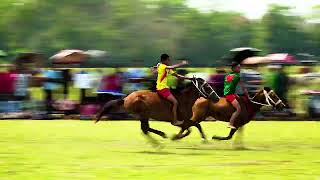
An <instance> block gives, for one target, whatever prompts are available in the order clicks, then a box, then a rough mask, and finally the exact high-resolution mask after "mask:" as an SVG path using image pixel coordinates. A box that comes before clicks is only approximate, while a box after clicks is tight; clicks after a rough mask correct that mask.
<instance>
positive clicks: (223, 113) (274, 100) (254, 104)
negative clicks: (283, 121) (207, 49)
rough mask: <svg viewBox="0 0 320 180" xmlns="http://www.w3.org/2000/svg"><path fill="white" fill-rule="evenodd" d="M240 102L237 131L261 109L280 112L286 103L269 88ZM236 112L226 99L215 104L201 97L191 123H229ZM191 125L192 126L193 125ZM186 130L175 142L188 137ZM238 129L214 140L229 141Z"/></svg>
mask: <svg viewBox="0 0 320 180" xmlns="http://www.w3.org/2000/svg"><path fill="white" fill-rule="evenodd" d="M202 84H203V85H202V86H208V85H206V82H205V81H204V80H202ZM238 101H239V103H240V105H241V113H240V115H239V117H238V118H237V119H236V124H235V126H236V127H237V129H238V128H240V127H242V126H244V125H245V124H247V123H248V122H250V120H252V118H253V117H254V115H255V113H256V112H258V111H260V108H261V107H262V106H273V107H274V108H277V109H279V110H281V109H283V108H284V107H285V105H284V103H282V101H281V99H280V98H279V97H278V96H277V94H276V93H275V92H274V91H273V90H272V89H271V88H268V87H265V88H263V89H261V90H259V91H258V92H257V93H256V94H255V95H254V97H253V98H252V99H248V98H247V97H240V98H239V99H238ZM234 110H235V109H234V108H233V107H232V105H231V104H230V103H229V102H228V101H227V100H226V99H225V98H224V97H221V98H220V99H219V100H218V102H213V101H211V100H209V99H206V98H204V97H201V98H199V99H198V100H197V101H196V102H195V104H194V105H193V107H192V112H193V115H192V118H191V121H193V122H194V123H200V122H201V121H203V120H205V119H206V118H207V117H209V116H211V117H213V118H215V119H216V120H218V121H225V122H229V119H230V117H231V115H232V113H233V112H234ZM190 124H191V126H192V125H193V124H192V123H190ZM184 128H186V129H187V128H189V127H188V126H187V127H184ZM184 128H182V129H181V131H180V132H179V133H178V134H177V135H176V136H175V137H174V138H173V139H174V140H177V139H181V138H183V137H185V136H186V135H183V134H182V133H183V132H184ZM237 129H231V130H230V133H229V135H228V136H227V137H218V136H214V137H212V139H217V140H229V139H231V138H232V136H233V134H234V133H235V132H236V131H237Z"/></svg>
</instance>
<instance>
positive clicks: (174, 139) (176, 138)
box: [171, 135, 179, 141]
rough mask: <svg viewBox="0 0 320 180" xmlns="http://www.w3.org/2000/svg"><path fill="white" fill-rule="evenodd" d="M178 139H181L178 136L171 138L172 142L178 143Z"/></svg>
mask: <svg viewBox="0 0 320 180" xmlns="http://www.w3.org/2000/svg"><path fill="white" fill-rule="evenodd" d="M178 139H179V137H178V136H177V135H175V136H173V137H172V138H171V140H172V141H176V140H178Z"/></svg>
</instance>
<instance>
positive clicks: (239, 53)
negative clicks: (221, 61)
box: [230, 47, 261, 63]
mask: <svg viewBox="0 0 320 180" xmlns="http://www.w3.org/2000/svg"><path fill="white" fill-rule="evenodd" d="M230 51H231V52H232V54H233V56H232V58H231V59H232V61H236V62H238V63H241V62H242V61H243V60H245V59H247V58H249V57H253V56H256V55H257V52H260V51H261V50H260V49H256V48H252V47H240V48H235V49H231V50H230Z"/></svg>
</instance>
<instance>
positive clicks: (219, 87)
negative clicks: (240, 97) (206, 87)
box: [209, 68, 226, 97]
mask: <svg viewBox="0 0 320 180" xmlns="http://www.w3.org/2000/svg"><path fill="white" fill-rule="evenodd" d="M225 75H226V71H225V70H224V69H223V68H217V69H216V74H213V75H211V76H210V77H209V84H210V85H211V86H212V87H213V88H214V89H215V90H216V93H217V94H218V95H219V96H220V97H222V96H223V87H224V77H225Z"/></svg>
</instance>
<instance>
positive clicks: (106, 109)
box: [94, 99, 124, 123]
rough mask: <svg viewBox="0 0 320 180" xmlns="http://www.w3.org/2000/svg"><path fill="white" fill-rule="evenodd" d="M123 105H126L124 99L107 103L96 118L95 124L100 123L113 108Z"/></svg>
mask: <svg viewBox="0 0 320 180" xmlns="http://www.w3.org/2000/svg"><path fill="white" fill-rule="evenodd" d="M123 103H124V100H123V99H116V100H111V101H109V102H107V103H106V104H105V105H104V106H103V107H102V108H101V110H100V111H99V112H98V113H97V114H96V116H95V117H94V119H95V123H97V122H99V121H100V119H101V118H102V116H103V115H104V114H107V113H108V112H110V111H111V110H112V109H113V108H116V107H119V106H121V105H123Z"/></svg>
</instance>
